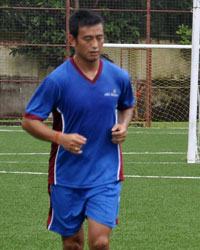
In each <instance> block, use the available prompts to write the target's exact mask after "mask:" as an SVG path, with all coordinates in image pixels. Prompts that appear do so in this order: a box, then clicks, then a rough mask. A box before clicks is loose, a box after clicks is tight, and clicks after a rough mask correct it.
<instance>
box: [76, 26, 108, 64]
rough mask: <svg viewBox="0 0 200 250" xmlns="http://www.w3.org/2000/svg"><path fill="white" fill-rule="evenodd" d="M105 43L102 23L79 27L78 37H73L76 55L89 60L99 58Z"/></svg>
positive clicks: (92, 60)
mask: <svg viewBox="0 0 200 250" xmlns="http://www.w3.org/2000/svg"><path fill="white" fill-rule="evenodd" d="M103 43H104V30H103V25H102V24H97V25H93V26H83V27H79V32H78V36H77V39H73V41H72V46H73V47H74V48H75V50H76V55H77V56H78V57H81V58H82V59H83V60H85V61H87V62H94V61H96V60H98V59H99V57H100V53H101V51H102V48H103Z"/></svg>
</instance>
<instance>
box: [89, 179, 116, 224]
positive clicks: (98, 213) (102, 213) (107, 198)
mask: <svg viewBox="0 0 200 250" xmlns="http://www.w3.org/2000/svg"><path fill="white" fill-rule="evenodd" d="M120 192H121V183H120V182H116V183H110V184H106V185H102V186H99V187H96V188H93V189H91V191H90V192H89V193H88V194H87V195H88V199H87V203H86V206H85V215H86V217H87V218H90V219H92V220H94V221H96V222H98V223H100V224H103V225H105V226H107V227H110V228H113V227H115V226H116V220H117V216H118V212H119V202H120Z"/></svg>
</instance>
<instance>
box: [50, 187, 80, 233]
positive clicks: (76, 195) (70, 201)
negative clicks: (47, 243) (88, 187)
mask: <svg viewBox="0 0 200 250" xmlns="http://www.w3.org/2000/svg"><path fill="white" fill-rule="evenodd" d="M50 199H51V206H52V213H51V215H50V217H51V220H50V222H49V225H48V229H49V230H51V231H54V232H56V233H58V234H60V235H62V236H72V235H75V234H76V233H77V232H78V231H79V230H80V228H81V226H82V224H83V221H84V218H85V214H84V206H85V201H84V199H82V192H81V191H80V190H78V189H74V188H67V187H61V186H57V185H51V192H50Z"/></svg>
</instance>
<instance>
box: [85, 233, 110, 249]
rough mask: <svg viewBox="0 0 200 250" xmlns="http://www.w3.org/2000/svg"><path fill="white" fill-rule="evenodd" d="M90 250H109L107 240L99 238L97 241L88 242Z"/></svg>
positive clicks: (102, 237)
mask: <svg viewBox="0 0 200 250" xmlns="http://www.w3.org/2000/svg"><path fill="white" fill-rule="evenodd" d="M89 246H90V250H109V239H108V238H107V237H104V236H100V237H98V238H97V239H95V240H93V241H90V242H89Z"/></svg>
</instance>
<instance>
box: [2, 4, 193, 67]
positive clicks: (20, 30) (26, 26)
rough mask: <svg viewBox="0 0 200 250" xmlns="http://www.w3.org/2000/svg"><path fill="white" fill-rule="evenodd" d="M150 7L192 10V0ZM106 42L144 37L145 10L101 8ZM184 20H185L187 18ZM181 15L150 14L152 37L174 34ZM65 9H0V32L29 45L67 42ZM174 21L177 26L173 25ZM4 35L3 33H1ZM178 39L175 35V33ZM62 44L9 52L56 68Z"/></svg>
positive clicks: (134, 6)
mask: <svg viewBox="0 0 200 250" xmlns="http://www.w3.org/2000/svg"><path fill="white" fill-rule="evenodd" d="M70 2H71V5H72V6H73V7H75V8H78V7H79V8H98V9H108V10H109V9H116V8H120V9H142V10H145V9H146V4H147V0H134V1H133V0H126V1H121V0H110V1H107V0H89V1H86V0H71V1H70ZM65 3H66V1H65V0H48V1H46V0H18V1H16V0H4V3H3V4H1V5H4V6H18V7H23V6H25V7H50V8H61V7H65ZM151 8H152V9H183V10H185V9H191V8H192V0H173V1H169V0H159V1H158V0H151ZM101 15H102V16H103V18H104V20H105V37H106V42H112V43H137V42H138V39H139V38H143V39H145V37H146V13H145V12H142V13H136V12H123V11H118V12H114V11H102V12H101ZM186 21H187V20H186ZM186 21H185V15H184V14H173V15H172V14H170V13H161V14H158V13H156V14H155V13H152V18H151V36H152V37H153V38H157V39H161V38H162V39H163V38H168V39H169V38H170V36H171V34H172V33H173V34H175V35H176V31H177V30H178V25H181V24H184V25H186V24H187V22H186ZM65 22H66V12H65V11H61V10H9V9H7V10H6V9H4V10H1V15H0V32H1V33H3V34H7V37H8V38H7V39H8V40H13V41H14V42H22V41H23V42H24V43H28V44H60V45H61V44H66V23H65ZM174 24H177V25H174ZM2 37H3V36H2ZM177 39H178V35H177ZM65 50H66V49H65V47H61V46H58V47H48V46H46V47H45V46H41V47H37V46H32V47H31V46H26V47H25V46H17V47H15V48H11V54H12V55H16V54H26V55H29V56H32V57H37V58H38V60H40V62H41V64H42V66H43V67H45V68H47V67H48V66H53V67H56V66H58V65H59V64H60V63H62V62H63V61H64V59H65Z"/></svg>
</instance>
